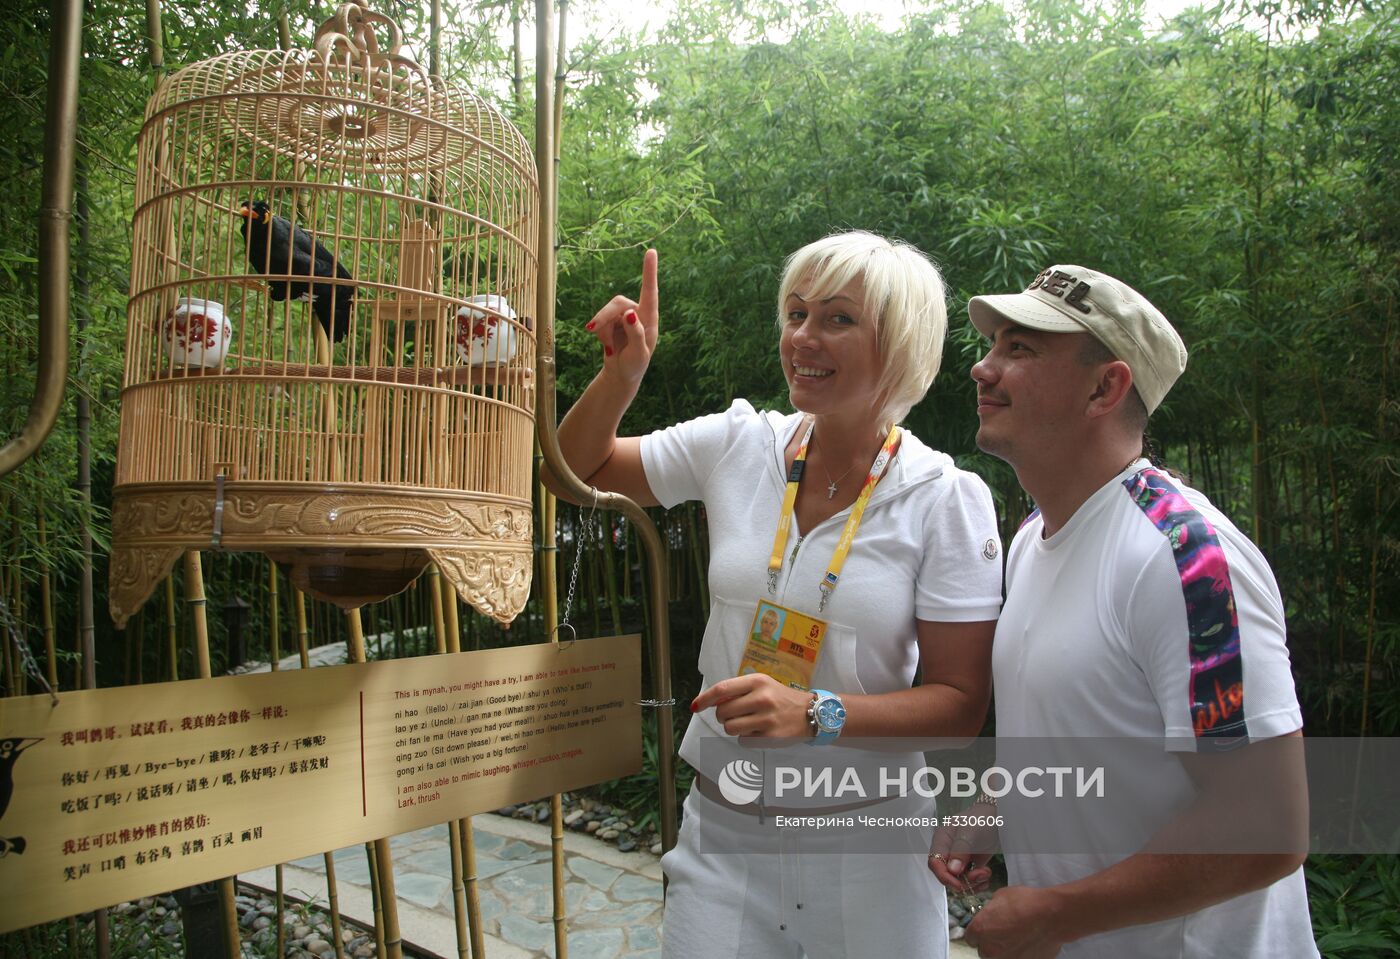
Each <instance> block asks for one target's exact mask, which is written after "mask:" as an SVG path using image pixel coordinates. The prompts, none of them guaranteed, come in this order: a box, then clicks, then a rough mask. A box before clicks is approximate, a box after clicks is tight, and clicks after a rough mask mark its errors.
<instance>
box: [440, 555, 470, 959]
mask: <svg viewBox="0 0 1400 959" xmlns="http://www.w3.org/2000/svg"><path fill="white" fill-rule="evenodd" d="M428 586H429V591H430V592H431V594H432V597H433V639H434V642H435V645H436V652H437V653H438V654H442V653H445V652H447V647H448V642H447V621H446V618H445V617H444V616H443V614H442V606H443V603H442V593H443V589H442V576H441V574H439V573H438V568H437V565H436V564H433V565H431V566H429V567H428ZM459 822H460V820H457V821H454V822H450V823H448V824H447V842H448V846H449V848H450V849H451V852H452V915H453V919H454V920H455V923H456V931H457V956H458V959H467V956H468V955H470V954H471V948H470V943H471V940H470V938H469V937H470V933H469V931H468V928H467V923H468V914H469V909H468V905H467V889H466V884H465V880H464V863H463V858H462V856H463V852H462V833H461V828H460V826H459V825H458V824H459ZM467 828H468V829H470V828H471V826H470V821H468V825H467ZM472 878H473V881H475V876H473V877H472ZM475 925H476V923H475V922H473V926H475Z"/></svg>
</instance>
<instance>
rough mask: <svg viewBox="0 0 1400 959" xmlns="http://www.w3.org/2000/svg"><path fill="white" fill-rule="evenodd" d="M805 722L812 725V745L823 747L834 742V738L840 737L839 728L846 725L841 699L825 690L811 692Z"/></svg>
mask: <svg viewBox="0 0 1400 959" xmlns="http://www.w3.org/2000/svg"><path fill="white" fill-rule="evenodd" d="M807 722H809V723H811V725H812V739H811V743H812V745H814V746H825V745H828V744H829V743H834V742H836V737H837V736H840V735H841V727H842V726H844V725H846V707H845V705H844V704H843V703H842V702H841V697H840V696H837V695H836V694H835V693H833V692H828V691H827V690H825V689H814V690H812V705H810V706H808V707H807Z"/></svg>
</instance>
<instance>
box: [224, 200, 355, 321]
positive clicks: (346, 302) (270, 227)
mask: <svg viewBox="0 0 1400 959" xmlns="http://www.w3.org/2000/svg"><path fill="white" fill-rule="evenodd" d="M238 215H239V216H241V217H243V225H242V227H240V229H241V230H242V232H243V239H244V241H245V242H246V243H247V245H248V263H249V264H250V265H251V266H252V268H253V269H254V270H256V271H257V272H258V273H266V274H271V275H273V276H276V275H278V274H281V275H291V276H323V277H327V278H329V277H338V278H340V279H342V280H351V279H354V277H352V276H351V275H350V273H349V271H348V270H346V269H345V267H343V266H341V265H340V264H339V263H338V262H336V259H335V257H334V256H332V255H331V253H330V251H329V250H327V249H326V248H325V247H323V246H322V245H321V244H319V243H317V242H316V241H314V240H313V239H311V234H310V233H307V232H306V231H305V230H303V229H302V228H301V227H299V226H295V225H294V224H293V223H292V221H291V220H288V219H287V218H286V217H282V216H274V215H273V214H272V211H271V209H269V208H268V205H267V204H266V203H264V202H263V201H262V200H257V201H255V202H253V203H251V204H250V203H249V202H248V201H247V200H244V201H243V203H242V205H241V207H240V208H239V210H238ZM267 287H268V290H269V292H270V293H271V295H272V298H273V299H274V300H278V301H281V300H285V299H286V298H287V297H288V296H291V298H292V299H294V300H309V301H310V303H311V309H312V311H313V312H315V314H316V319H317V320H319V321H320V323H321V328H322V329H324V330H325V331H326V335H327V336H329V337H330V338H331V340H332V341H333V342H336V343H339V342H340V341H341V340H343V339H345V336H346V334H347V333H349V332H350V311H351V309H352V308H353V307H354V304H355V288H354V287H353V286H350V285H346V284H337V283H310V284H308V283H302V282H300V281H297V280H278V279H270V280H268V281H267ZM332 310H334V316H332Z"/></svg>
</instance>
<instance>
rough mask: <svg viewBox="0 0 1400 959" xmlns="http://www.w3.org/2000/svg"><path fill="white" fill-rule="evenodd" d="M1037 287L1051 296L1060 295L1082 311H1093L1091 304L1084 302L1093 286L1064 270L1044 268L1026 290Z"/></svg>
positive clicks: (1029, 290)
mask: <svg viewBox="0 0 1400 959" xmlns="http://www.w3.org/2000/svg"><path fill="white" fill-rule="evenodd" d="M1071 284H1073V286H1071ZM1036 289H1039V290H1043V291H1045V292H1046V293H1048V294H1050V295H1051V296H1058V297H1060V298H1061V299H1063V300H1064V301H1065V302H1066V303H1068V304H1069V305H1070V306H1072V307H1074V308H1075V309H1076V310H1078V311H1079V312H1080V313H1091V312H1093V311H1092V310H1091V309H1090V307H1089V304H1088V303H1085V302H1084V298H1085V297H1086V296H1088V295H1089V291H1090V290H1091V289H1093V287H1091V286H1090V285H1089V284H1088V283H1085V282H1084V281H1083V280H1080V279H1079V278H1078V277H1075V276H1071V275H1070V274H1068V273H1066V272H1065V271H1064V270H1042V271H1041V273H1040V275H1039V276H1037V277H1036V278H1035V279H1034V280H1031V285H1030V286H1028V287H1026V292H1027V293H1029V292H1031V291H1032V290H1036Z"/></svg>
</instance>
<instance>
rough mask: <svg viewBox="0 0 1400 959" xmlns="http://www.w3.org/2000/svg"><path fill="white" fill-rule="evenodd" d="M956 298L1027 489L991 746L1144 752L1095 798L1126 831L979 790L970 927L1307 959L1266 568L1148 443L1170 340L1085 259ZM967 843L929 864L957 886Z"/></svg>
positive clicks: (1168, 951) (1039, 943)
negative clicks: (981, 901)
mask: <svg viewBox="0 0 1400 959" xmlns="http://www.w3.org/2000/svg"><path fill="white" fill-rule="evenodd" d="M968 312H969V314H970V315H971V319H972V323H973V325H974V326H976V327H977V329H978V331H980V332H981V333H982V334H983V335H984V336H986V337H987V338H988V339H989V340H990V341H991V347H990V349H989V350H988V351H987V354H986V355H985V356H984V357H983V358H982V360H981V361H980V362H979V363H977V364H976V365H975V366H974V367H973V368H972V378H973V379H974V380H975V381H976V382H977V416H978V421H979V428H978V432H977V445H978V446H979V447H980V448H981V449H982V450H984V451H986V452H988V453H991V454H992V455H994V456H997V457H999V458H1001V459H1003V460H1005V461H1006V462H1007V463H1008V464H1010V465H1011V467H1012V468H1013V469H1014V470H1015V471H1016V476H1017V479H1018V480H1019V481H1020V483H1021V486H1022V487H1023V488H1024V489H1025V491H1026V492H1027V494H1029V495H1030V497H1031V499H1032V500H1033V501H1034V502H1035V505H1036V509H1035V511H1034V512H1032V513H1031V515H1030V517H1029V518H1028V519H1027V520H1026V522H1025V524H1024V525H1023V526H1022V527H1021V530H1020V532H1019V533H1018V534H1017V535H1016V538H1015V541H1014V542H1013V543H1012V546H1011V548H1010V550H1009V551H1008V553H1007V570H1006V588H1007V597H1006V604H1005V606H1004V607H1003V609H1002V614H1001V618H1000V620H998V622H997V629H996V640H995V644H994V646H993V678H994V684H995V685H994V688H995V697H996V722H997V737H998V752H999V763H1000V762H1001V753H1003V752H1004V751H1006V750H1008V749H1010V748H1011V747H1012V746H1014V745H1015V742H1016V741H1015V740H1013V739H1009V738H1004V737H1046V739H1043V740H1041V741H1040V743H1041V744H1042V745H1041V746H1040V747H1039V748H1042V749H1043V750H1046V751H1051V752H1053V751H1054V750H1056V749H1058V748H1061V747H1063V748H1065V749H1072V748H1073V747H1072V746H1070V744H1072V743H1075V742H1078V743H1080V744H1083V743H1085V742H1089V741H1099V740H1100V739H1102V740H1107V739H1109V738H1118V739H1121V740H1124V741H1131V742H1134V743H1146V744H1149V745H1150V748H1147V749H1144V750H1143V752H1144V753H1145V754H1146V756H1147V760H1146V762H1145V763H1143V764H1141V766H1140V767H1134V771H1133V774H1132V775H1130V776H1117V777H1114V776H1113V775H1112V774H1111V771H1110V776H1109V777H1108V782H1109V785H1110V790H1109V791H1107V792H1105V799H1104V802H1105V803H1116V805H1113V806H1112V808H1113V809H1115V810H1117V814H1118V816H1119V818H1120V819H1127V820H1132V821H1133V823H1135V824H1136V826H1138V827H1140V828H1141V838H1142V840H1143V841H1141V842H1139V843H1137V844H1134V845H1131V846H1129V847H1126V848H1125V847H1123V846H1121V845H1114V844H1113V843H1114V841H1115V840H1110V839H1109V838H1107V837H1108V835H1109V834H1110V832H1111V830H1110V829H1109V828H1108V827H1107V826H1106V824H1105V823H1102V822H1097V821H1090V814H1089V813H1088V812H1087V810H1088V809H1089V808H1093V807H1089V806H1088V805H1086V806H1084V807H1083V808H1084V810H1086V811H1078V809H1076V807H1070V809H1071V812H1070V813H1069V818H1068V819H1066V820H1064V822H1063V828H1062V827H1061V826H1060V825H1057V826H1056V827H1055V830H1054V833H1053V835H1050V834H1049V833H1047V831H1046V829H1045V827H1044V820H1043V818H1039V817H1037V816H1035V815H1032V814H1029V813H1027V814H1024V815H1019V816H1018V812H1020V813H1026V810H1027V808H1028V807H1027V806H1026V805H1025V803H1026V802H1027V800H1026V799H1025V797H1024V796H1019V795H1017V793H1016V792H1015V791H1014V790H1013V791H1011V792H1009V793H1007V794H1006V795H1004V796H1002V798H1001V799H1000V800H999V801H998V804H997V808H996V809H995V810H988V809H986V808H980V809H979V808H977V807H975V811H977V812H988V811H991V812H994V813H995V814H996V815H997V816H998V817H999V818H1000V819H1001V820H1002V823H1003V826H1002V830H1001V840H1002V844H1003V846H1004V847H1005V849H1006V861H1007V870H1008V873H1009V876H1010V882H1011V885H1009V886H1008V887H1007V888H1005V889H1002V890H999V891H998V892H997V894H996V895H995V896H994V897H993V898H992V899H991V901H990V902H989V903H988V904H987V905H986V907H985V908H983V909H982V910H981V912H980V913H979V914H978V915H977V916H976V918H975V919H974V920H973V921H972V922H971V924H969V926H968V927H967V934H966V935H967V941H968V942H969V943H971V944H973V945H976V946H977V947H978V949H979V951H980V952H981V954H982V955H983V956H1001V957H1012V956H1014V957H1041V956H1044V957H1049V956H1056V955H1061V956H1073V957H1081V956H1092V957H1105V959H1109V957H1112V959H1119V957H1135V959H1150V957H1159V956H1160V957H1172V959H1178V957H1186V956H1193V957H1194V956H1201V957H1207V956H1209V957H1217V956H1231V957H1251V959H1254V957H1258V959H1265V957H1269V959H1278V957H1315V956H1317V954H1318V953H1317V949H1316V947H1315V945H1314V944H1313V938H1312V930H1311V922H1310V919H1309V915H1308V907H1307V893H1306V888H1305V885H1304V880H1303V872H1302V862H1303V859H1304V850H1305V849H1306V823H1307V798H1306V790H1305V788H1304V787H1303V785H1302V782H1303V781H1302V775H1301V755H1300V753H1299V752H1298V749H1297V747H1298V746H1299V744H1300V743H1301V740H1300V739H1296V738H1291V737H1298V736H1300V735H1301V733H1300V730H1301V727H1302V716H1301V713H1300V711H1299V709H1298V702H1297V698H1296V696H1295V694H1294V689H1293V678H1292V675H1291V673H1290V671H1289V663H1288V650H1287V648H1286V646H1285V645H1284V639H1285V628H1284V617H1283V603H1282V600H1281V599H1280V596H1279V592H1278V587H1277V585H1276V583H1275V581H1274V577H1273V573H1272V572H1271V570H1270V569H1269V567H1268V564H1267V563H1266V562H1265V560H1264V558H1263V556H1262V555H1261V554H1260V553H1259V551H1258V549H1257V548H1256V547H1255V546H1254V544H1253V543H1251V542H1250V541H1249V540H1248V539H1247V538H1246V537H1245V536H1244V535H1243V534H1242V533H1240V531H1239V530H1237V529H1236V528H1235V526H1234V524H1232V523H1231V522H1230V520H1229V519H1227V518H1226V517H1225V516H1224V515H1223V514H1221V513H1220V512H1219V511H1218V510H1217V509H1215V507H1214V506H1212V505H1211V504H1210V502H1209V501H1208V500H1207V499H1206V498H1205V497H1204V496H1202V495H1201V494H1200V493H1198V492H1197V491H1195V490H1193V489H1191V488H1189V487H1187V486H1186V485H1185V484H1184V483H1182V482H1180V481H1179V480H1177V479H1175V478H1173V477H1172V476H1169V475H1167V474H1166V473H1164V472H1162V471H1161V470H1159V469H1157V468H1155V467H1154V466H1153V465H1152V464H1151V463H1150V462H1148V460H1147V459H1145V458H1143V432H1144V430H1145V428H1146V425H1147V419H1148V417H1149V416H1150V415H1151V414H1152V412H1153V411H1155V410H1156V409H1157V407H1158V405H1159V404H1160V403H1161V402H1162V400H1163V398H1164V397H1165V396H1166V395H1167V392H1168V390H1170V389H1171V387H1172V384H1173V383H1175V382H1176V379H1177V377H1178V376H1180V375H1181V373H1182V371H1183V370H1184V369H1185V367H1186V348H1185V346H1184V345H1183V344H1182V341H1181V338H1180V337H1179V336H1178V335H1177V333H1176V331H1175V330H1174V329H1173V328H1172V326H1171V324H1169V323H1168V322H1167V320H1166V318H1165V317H1164V316H1162V314H1161V313H1160V312H1159V311H1158V310H1157V309H1156V308H1155V307H1154V306H1153V305H1152V304H1151V303H1149V302H1148V301H1147V299H1146V298H1145V297H1143V296H1142V294H1140V293H1138V292H1137V291H1136V290H1134V289H1132V288H1131V287H1129V286H1128V285H1127V284H1125V283H1122V282H1120V281H1119V280H1115V279H1114V278H1112V277H1109V276H1106V275H1104V274H1102V273H1099V272H1096V271H1094V270H1090V269H1085V268H1084V267H1080V266H1055V267H1051V268H1050V269H1048V270H1045V271H1044V272H1043V273H1041V274H1040V275H1039V276H1038V277H1036V278H1035V281H1034V282H1033V283H1031V285H1030V286H1029V287H1028V288H1027V289H1026V290H1025V292H1023V293H1015V294H1005V295H994V296H977V297H973V299H972V300H971V302H970V303H969V304H968ZM1279 747H1281V748H1283V749H1284V750H1285V752H1284V753H1282V754H1278V753H1274V752H1271V750H1274V749H1275V748H1279ZM1261 764H1262V765H1261ZM981 802H990V799H987V798H986V797H979V803H981ZM1258 824H1263V825H1262V826H1259V827H1258V828H1256V826H1257V825H1258ZM1270 829H1272V832H1270V831H1269V830H1270ZM1120 835H1121V833H1120ZM1249 837H1254V838H1255V839H1257V841H1256V842H1255V843H1254V844H1253V845H1251V844H1250V842H1249V841H1248V838H1249ZM1281 837H1282V838H1281ZM976 843H977V838H976V837H973V836H970V835H968V834H967V833H966V832H959V831H958V830H948V829H943V830H940V831H939V833H938V834H937V836H936V837H935V841H934V847H933V851H932V853H931V855H930V863H929V865H930V868H931V869H932V870H933V871H934V873H935V874H936V875H937V876H938V878H939V879H940V880H941V881H942V882H943V883H944V884H945V885H947V886H948V887H949V888H952V889H955V890H957V889H962V888H965V887H966V886H967V885H972V886H975V887H979V888H980V887H983V886H984V885H985V883H986V880H987V879H988V878H989V876H990V870H988V869H987V867H986V863H987V859H988V858H989V856H988V854H987V853H986V852H985V849H986V847H985V845H977V844H976ZM1047 847H1053V848H1047ZM1216 850H1223V851H1216ZM1200 853H1209V854H1206V855H1201V854H1200Z"/></svg>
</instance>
